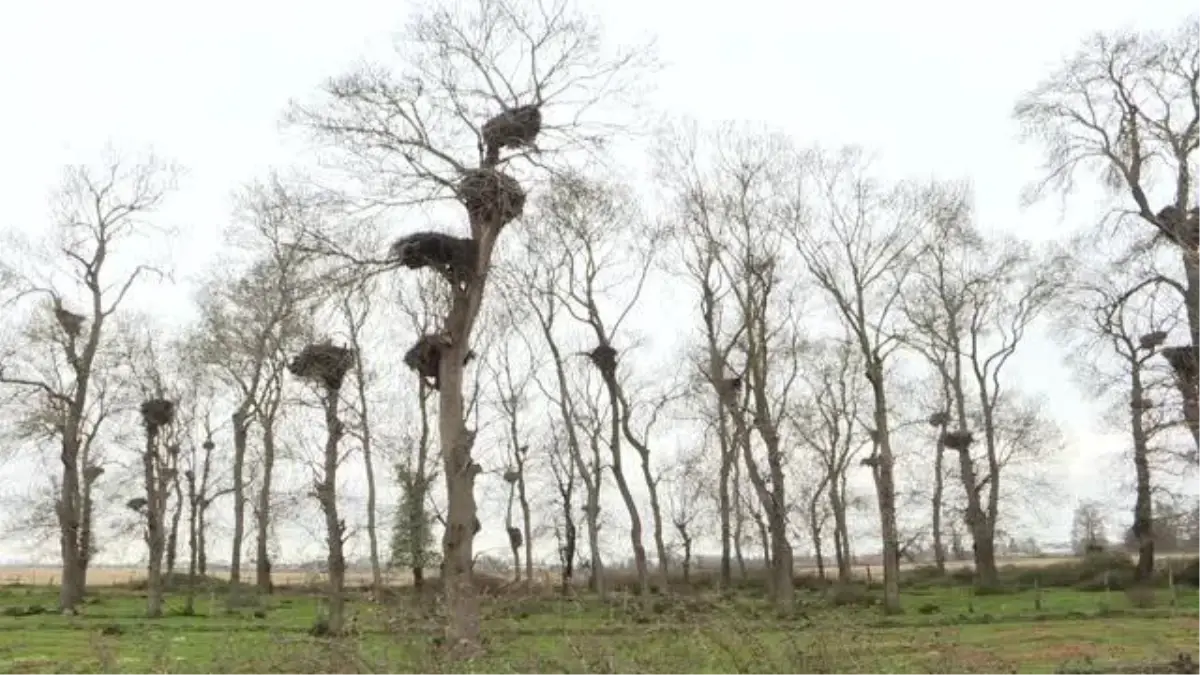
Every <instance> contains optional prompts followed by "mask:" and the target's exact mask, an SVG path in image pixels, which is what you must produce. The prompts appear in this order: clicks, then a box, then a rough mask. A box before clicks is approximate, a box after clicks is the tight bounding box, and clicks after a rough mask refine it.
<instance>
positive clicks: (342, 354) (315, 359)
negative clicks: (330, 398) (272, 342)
mask: <svg viewBox="0 0 1200 675" xmlns="http://www.w3.org/2000/svg"><path fill="white" fill-rule="evenodd" d="M353 367H354V351H353V350H350V349H347V348H345V347H339V346H337V345H335V344H333V343H330V342H321V343H317V344H311V345H308V346H307V347H305V348H304V349H302V350H301V351H300V353H299V354H297V355H296V357H295V358H293V359H292V362H291V363H289V364H288V371H289V372H291V373H292V375H295V376H296V377H300V378H304V379H306V380H313V381H315V382H320V383H321V384H322V385H324V386H325V387H326V388H328V389H330V390H332V391H337V390H339V389H341V388H342V382H343V381H345V379H346V373H348V372H350V369H351V368H353Z"/></svg>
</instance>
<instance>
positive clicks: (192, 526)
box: [184, 472, 200, 615]
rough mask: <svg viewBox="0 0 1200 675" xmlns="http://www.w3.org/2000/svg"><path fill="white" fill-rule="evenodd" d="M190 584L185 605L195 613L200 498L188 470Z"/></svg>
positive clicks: (186, 610)
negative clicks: (198, 507)
mask: <svg viewBox="0 0 1200 675" xmlns="http://www.w3.org/2000/svg"><path fill="white" fill-rule="evenodd" d="M187 485H188V494H187V496H188V585H187V605H186V606H185V609H184V613H185V614H189V615H190V614H193V613H195V611H196V572H197V571H198V563H199V559H198V558H199V556H198V553H199V547H200V540H199V527H198V523H197V521H198V518H197V515H198V514H197V508H196V507H197V506H198V504H199V501H200V500H199V499H197V497H196V477H195V474H193V473H191V472H188V474H187Z"/></svg>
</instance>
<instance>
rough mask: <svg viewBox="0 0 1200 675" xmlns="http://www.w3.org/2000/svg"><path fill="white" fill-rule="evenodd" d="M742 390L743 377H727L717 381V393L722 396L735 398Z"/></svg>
mask: <svg viewBox="0 0 1200 675" xmlns="http://www.w3.org/2000/svg"><path fill="white" fill-rule="evenodd" d="M741 390H742V378H740V377H727V378H725V379H722V380H719V381H718V382H717V395H719V396H720V397H721V398H733V397H734V396H737V394H738V392H740V391H741Z"/></svg>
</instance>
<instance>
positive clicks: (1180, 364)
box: [1162, 345, 1196, 382]
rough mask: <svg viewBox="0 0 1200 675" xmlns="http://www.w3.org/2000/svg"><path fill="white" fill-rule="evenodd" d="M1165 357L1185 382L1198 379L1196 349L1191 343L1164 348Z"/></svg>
mask: <svg viewBox="0 0 1200 675" xmlns="http://www.w3.org/2000/svg"><path fill="white" fill-rule="evenodd" d="M1162 355H1163V358H1165V359H1166V360H1167V363H1169V364H1171V369H1172V370H1174V371H1175V375H1176V376H1177V377H1179V378H1181V379H1182V380H1183V381H1184V382H1193V381H1195V379H1196V350H1195V348H1194V347H1192V346H1191V345H1180V346H1177V347H1167V348H1165V349H1163V350H1162Z"/></svg>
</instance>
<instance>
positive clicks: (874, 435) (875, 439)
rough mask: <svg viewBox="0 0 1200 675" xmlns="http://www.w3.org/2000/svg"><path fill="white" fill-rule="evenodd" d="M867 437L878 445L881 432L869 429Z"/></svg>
mask: <svg viewBox="0 0 1200 675" xmlns="http://www.w3.org/2000/svg"><path fill="white" fill-rule="evenodd" d="M867 437H868V438H870V439H871V442H872V443H878V442H879V430H878V429H870V428H868V429H867Z"/></svg>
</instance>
